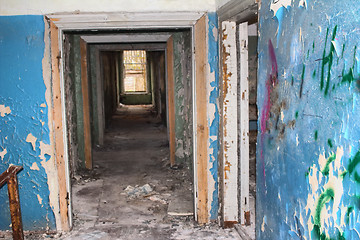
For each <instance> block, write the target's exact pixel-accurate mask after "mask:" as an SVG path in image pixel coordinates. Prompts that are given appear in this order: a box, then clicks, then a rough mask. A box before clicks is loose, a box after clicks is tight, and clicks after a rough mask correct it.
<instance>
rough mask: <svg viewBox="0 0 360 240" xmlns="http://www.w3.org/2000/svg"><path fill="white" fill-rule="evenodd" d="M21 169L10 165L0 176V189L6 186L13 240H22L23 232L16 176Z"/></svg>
mask: <svg viewBox="0 0 360 240" xmlns="http://www.w3.org/2000/svg"><path fill="white" fill-rule="evenodd" d="M22 169H23V168H22V167H21V166H14V165H11V166H10V167H9V168H8V169H7V170H6V171H5V172H3V173H2V174H1V175H0V188H1V187H2V186H3V185H5V183H7V184H8V193H9V204H10V214H11V226H12V230H13V239H14V240H23V239H24V231H23V226H22V221H21V210H20V200H19V189H18V181H17V176H16V174H17V173H18V172H19V171H21V170H22Z"/></svg>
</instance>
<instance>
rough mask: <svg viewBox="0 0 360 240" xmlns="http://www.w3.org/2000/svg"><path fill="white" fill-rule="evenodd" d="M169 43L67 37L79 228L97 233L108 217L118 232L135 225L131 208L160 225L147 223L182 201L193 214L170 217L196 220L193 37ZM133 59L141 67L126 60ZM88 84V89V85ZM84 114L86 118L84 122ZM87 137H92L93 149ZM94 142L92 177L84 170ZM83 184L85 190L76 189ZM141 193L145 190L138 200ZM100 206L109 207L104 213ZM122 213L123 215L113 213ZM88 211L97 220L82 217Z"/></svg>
mask: <svg viewBox="0 0 360 240" xmlns="http://www.w3.org/2000/svg"><path fill="white" fill-rule="evenodd" d="M98 34H104V33H103V32H100V33H98ZM112 34H114V33H112ZM121 34H124V33H121ZM127 34H130V35H131V34H135V33H133V32H131V33H127ZM136 34H141V35H142V34H150V35H151V34H154V32H150V33H143V32H141V33H140V32H136ZM161 34H162V35H165V34H164V33H161ZM166 35H168V38H167V39H166V40H165V41H162V42H157V43H140V44H139V43H111V44H109V43H107V44H105V43H103V42H98V43H91V42H87V41H86V40H87V39H89V36H90V35H89V33H88V32H67V33H65V45H64V48H65V49H64V56H65V70H66V71H65V79H64V80H65V81H64V82H65V87H66V88H65V99H66V102H65V104H66V109H67V110H68V111H67V119H66V120H67V126H68V128H67V134H68V146H69V148H68V150H69V151H68V155H69V159H70V163H71V168H70V170H71V174H72V178H73V181H74V184H73V194H74V195H73V203H74V213H75V215H76V217H75V220H77V219H82V220H84V221H90V222H92V224H95V225H96V226H98V225H99V224H100V225H101V224H102V222H107V221H108V220H109V219H106V216H107V217H109V218H110V219H111V222H112V223H114V224H119V225H121V224H125V222H124V219H122V218H120V216H128V217H131V218H133V216H130V215H128V214H129V212H126V211H128V210H129V209H128V207H129V206H130V207H131V206H132V205H131V204H130V205H129V204H126V203H129V202H128V201H134V202H136V203H137V204H139V202H142V201H144V202H143V203H144V205H141V204H140V205H138V206H139V209H138V210H139V211H140V212H141V216H146V215H147V214H148V217H145V218H143V220H144V221H150V220H151V221H160V217H159V218H156V217H155V219H150V217H149V216H151V215H153V216H154V215H156V214H157V213H156V211H158V213H159V214H160V213H161V214H165V213H166V214H168V212H166V211H165V210H164V209H165V206H167V207H169V208H170V206H171V205H173V206H174V207H175V206H179V204H178V202H179V201H181V200H182V201H181V202H188V203H189V205H188V206H190V208H188V209H187V210H186V211H184V210H181V209H172V210H171V212H172V213H173V214H179V213H178V212H177V211H183V212H182V213H181V212H180V214H185V215H187V216H190V218H191V217H193V215H194V209H193V193H192V189H193V187H192V184H193V180H192V178H193V172H192V171H193V169H192V166H193V162H192V161H193V157H192V146H193V143H192V135H193V130H192V121H193V120H192V91H193V90H192V81H191V78H192V51H191V47H192V44H191V43H192V40H191V33H190V30H189V29H187V30H176V31H174V30H172V31H170V32H166ZM91 36H92V35H91ZM169 42H171V44H169ZM169 45H172V46H176V48H175V47H170V48H169V47H168V46H169ZM131 54H134V55H135V60H134V59H131V58H129V57H128V55H131ZM136 54H138V55H137V56H138V59H136V57H137V56H136ZM170 55H171V58H169V56H170ZM139 58H140V59H139ZM170 59H171V60H170ZM132 60H134V61H132ZM85 63H86V64H85ZM170 71H171V73H170ZM84 75H86V76H84ZM84 78H87V86H86V85H84V84H82V83H83V80H84ZM129 78H130V79H131V78H132V79H133V80H131V81H130V80H129ZM134 79H135V80H134ZM139 82H140V84H138V83H139ZM170 86H172V88H170ZM175 89H176V91H175ZM86 91H87V93H88V97H87V99H85V98H86V96H85V97H84V92H86ZM179 92H180V93H181V94H179ZM139 97H143V98H142V99H139ZM145 98H146V99H145ZM144 99H145V101H143V100H144ZM86 102H88V103H87V105H86V104H85V105H84V103H86ZM86 107H88V114H89V115H88V116H85V115H84V109H85V108H86ZM171 112H172V113H171ZM86 118H87V121H89V127H88V128H87V129H86V126H85V124H84V122H85V121H86ZM170 121H173V122H172V123H170ZM86 131H88V132H89V133H90V137H89V136H88V137H89V138H90V140H89V141H88V142H87V143H86V140H85V138H86V134H85V132H86ZM101 132H103V133H102V136H101ZM172 137H174V139H173V140H172ZM171 141H173V142H172V144H176V145H173V149H174V150H175V151H174V159H175V164H171V167H170V157H171V153H170V152H169V149H170V147H171ZM89 142H90V143H91V145H90V146H91V159H90V161H91V167H93V169H92V170H91V171H87V170H84V169H85V168H86V167H87V165H86V162H87V161H88V159H86V156H85V155H86V154H85V153H86V151H87V150H88V148H87V146H86V144H89ZM149 170H152V172H151V171H150V172H149ZM151 173H154V175H152V174H151ZM117 176H120V178H118V177H117ZM78 183H80V185H81V186H84V185H82V184H85V185H87V186H86V188H84V187H81V188H77V187H78V186H79V184H78ZM149 186H150V188H148V187H149ZM141 189H142V190H143V189H146V190H145V192H144V195H141V194H140V195H141V198H140V199H139V198H138V196H137V193H138V192H139V191H142V190H141ZM109 190H110V191H109ZM112 194H115V195H116V196H114V195H112ZM134 195H135V196H136V197H135V199H133V197H134ZM153 195H155V197H152V196H153ZM98 198H99V199H98ZM100 198H101V199H100ZM79 199H82V200H81V201H80V202H79V201H78V200H79ZM84 199H87V200H84ZM91 199H93V200H94V201H93V203H90V205H88V207H89V208H86V204H84V203H85V202H88V201H90V202H91ZM95 199H96V200H95ZM119 199H120V200H121V199H122V200H123V202H122V203H123V205H122V206H119V205H116V204H119V203H121V201H119ZM154 199H155V200H154ZM98 200H99V201H100V202H101V201H103V202H102V203H101V204H100V205H99V201H98ZM95 203H96V204H97V205H96V206H97V207H95V205H94V204H95ZM150 203H151V204H152V203H155V205H156V206H158V207H151V206H150V205H151V204H150ZM147 204H148V205H147ZM149 204H150V205H149ZM126 205H128V206H126ZM145 206H146V207H145ZM117 208H119V211H115V210H114V212H110V209H117ZM169 208H166V210H167V211H170V210H169ZM76 209H77V210H76ZM91 209H93V210H91ZM96 209H98V212H96V211H95V210H96ZM99 209H100V210H99ZM124 209H125V210H126V211H125V210H124ZM149 209H150V210H149ZM88 211H90V212H91V214H90V215H91V216H92V217H90V218H94V219H88V218H89V216H84V212H88ZM164 211H165V212H164ZM112 213H114V214H112ZM115 213H116V214H115ZM155 213H156V214H155ZM116 216H117V217H116ZM157 216H158V215H157ZM95 218H96V219H97V220H95ZM125 219H126V218H125ZM161 219H163V217H162V218H161ZM105 220H106V221H105Z"/></svg>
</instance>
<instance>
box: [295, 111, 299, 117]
mask: <svg viewBox="0 0 360 240" xmlns="http://www.w3.org/2000/svg"><path fill="white" fill-rule="evenodd" d="M298 117H299V112H298V111H296V113H295V118H296V119H297V118H298Z"/></svg>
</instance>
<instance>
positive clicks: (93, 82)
mask: <svg viewBox="0 0 360 240" xmlns="http://www.w3.org/2000/svg"><path fill="white" fill-rule="evenodd" d="M88 47H89V62H88V64H89V65H88V68H89V85H90V87H89V97H90V102H91V104H90V114H91V117H90V123H91V141H92V146H96V145H100V142H99V134H100V129H99V111H98V87H100V86H98V81H97V80H98V77H100V76H97V74H98V72H100V71H98V69H97V68H99V67H100V66H99V65H98V63H99V62H100V60H99V59H97V58H98V57H99V55H98V53H97V52H98V49H97V48H96V46H95V45H91V44H89V45H88Z"/></svg>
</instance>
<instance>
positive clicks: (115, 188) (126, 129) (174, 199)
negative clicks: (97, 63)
mask: <svg viewBox="0 0 360 240" xmlns="http://www.w3.org/2000/svg"><path fill="white" fill-rule="evenodd" d="M137 112H138V113H139V112H140V110H137ZM145 113H146V112H145ZM149 114H150V113H146V114H142V115H141V114H138V115H137V117H136V118H134V117H132V116H131V112H130V110H129V109H128V111H127V112H126V113H123V112H121V111H120V112H119V111H118V113H117V114H116V115H115V116H114V117H113V121H112V122H111V126H110V128H109V129H107V130H106V134H105V143H104V146H102V147H97V148H96V149H94V150H93V162H94V164H95V165H97V166H98V167H97V168H95V169H93V170H92V171H90V172H84V173H78V174H79V175H81V176H82V177H81V178H79V177H78V180H75V181H73V185H72V206H73V228H72V231H70V232H68V233H63V235H62V236H61V237H60V239H63V240H70V239H71V240H87V239H102V240H108V239H109V240H115V239H120V240H141V239H146V240H172V239H183V240H195V239H201V240H206V239H228V240H230V239H239V235H238V233H237V231H236V230H235V229H222V228H221V227H219V225H217V224H209V225H204V226H200V225H198V224H197V223H196V221H195V220H194V215H193V192H192V189H193V185H192V181H193V180H192V170H191V168H190V167H189V166H187V165H186V164H185V165H183V166H182V167H181V168H178V169H177V170H175V169H171V168H170V167H169V166H170V165H169V164H170V160H169V158H168V156H169V147H168V145H167V144H164V143H166V142H167V130H166V128H164V127H159V126H160V125H159V120H158V119H155V118H153V117H151V115H149ZM114 136H122V137H121V138H119V137H114ZM85 179H90V180H91V181H84V180H85ZM188 214H189V216H185V215H188ZM38 239H46V238H38Z"/></svg>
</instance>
